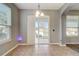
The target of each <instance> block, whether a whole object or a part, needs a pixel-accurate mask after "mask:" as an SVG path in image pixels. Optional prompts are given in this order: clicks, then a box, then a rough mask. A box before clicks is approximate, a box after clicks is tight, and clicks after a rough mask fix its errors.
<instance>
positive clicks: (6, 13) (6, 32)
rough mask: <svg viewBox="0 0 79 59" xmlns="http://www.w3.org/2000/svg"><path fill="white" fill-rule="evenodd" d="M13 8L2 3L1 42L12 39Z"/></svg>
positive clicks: (0, 11) (0, 17)
mask: <svg viewBox="0 0 79 59" xmlns="http://www.w3.org/2000/svg"><path fill="white" fill-rule="evenodd" d="M10 38H11V9H10V8H9V7H8V6H6V5H4V4H0V44H2V43H5V42H8V41H10V40H11V39H10Z"/></svg>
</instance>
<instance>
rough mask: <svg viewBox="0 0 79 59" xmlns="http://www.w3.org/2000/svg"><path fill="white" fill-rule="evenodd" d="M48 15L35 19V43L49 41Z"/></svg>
mask: <svg viewBox="0 0 79 59" xmlns="http://www.w3.org/2000/svg"><path fill="white" fill-rule="evenodd" d="M48 20H49V19H48V17H39V18H36V21H35V28H36V30H35V32H36V43H38V44H41V43H49V31H48V30H49V25H48V24H49V23H48Z"/></svg>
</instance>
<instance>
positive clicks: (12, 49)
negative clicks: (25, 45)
mask: <svg viewBox="0 0 79 59" xmlns="http://www.w3.org/2000/svg"><path fill="white" fill-rule="evenodd" d="M16 47H18V44H16V45H15V46H14V47H13V48H11V49H10V50H8V51H7V52H5V53H4V54H3V55H2V56H6V55H7V54H8V53H9V52H11V51H12V50H13V49H15V48H16Z"/></svg>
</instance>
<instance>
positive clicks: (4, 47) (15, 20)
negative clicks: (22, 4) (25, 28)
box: [0, 4, 19, 55]
mask: <svg viewBox="0 0 79 59" xmlns="http://www.w3.org/2000/svg"><path fill="white" fill-rule="evenodd" d="M6 5H7V6H9V7H10V8H11V10H12V19H11V20H12V27H11V33H12V38H11V41H10V42H7V43H5V44H1V45H0V55H2V54H4V53H5V52H7V51H8V50H9V49H11V48H12V47H14V46H15V45H16V44H17V42H16V40H15V37H16V35H17V34H18V33H19V16H18V15H19V12H18V11H19V10H18V9H17V8H16V6H15V5H13V4H6Z"/></svg>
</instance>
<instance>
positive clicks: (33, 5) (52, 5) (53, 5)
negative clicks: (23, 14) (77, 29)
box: [15, 3, 64, 10]
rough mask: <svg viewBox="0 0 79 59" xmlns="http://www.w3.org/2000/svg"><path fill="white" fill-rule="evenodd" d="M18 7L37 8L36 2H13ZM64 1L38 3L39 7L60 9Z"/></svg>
mask: <svg viewBox="0 0 79 59" xmlns="http://www.w3.org/2000/svg"><path fill="white" fill-rule="evenodd" d="M15 5H16V6H17V7H18V8H19V9H37V8H38V4H37V3H16V4H15ZM63 5H64V3H40V9H53V10H58V9H60V8H61V7H62V6H63Z"/></svg>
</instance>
